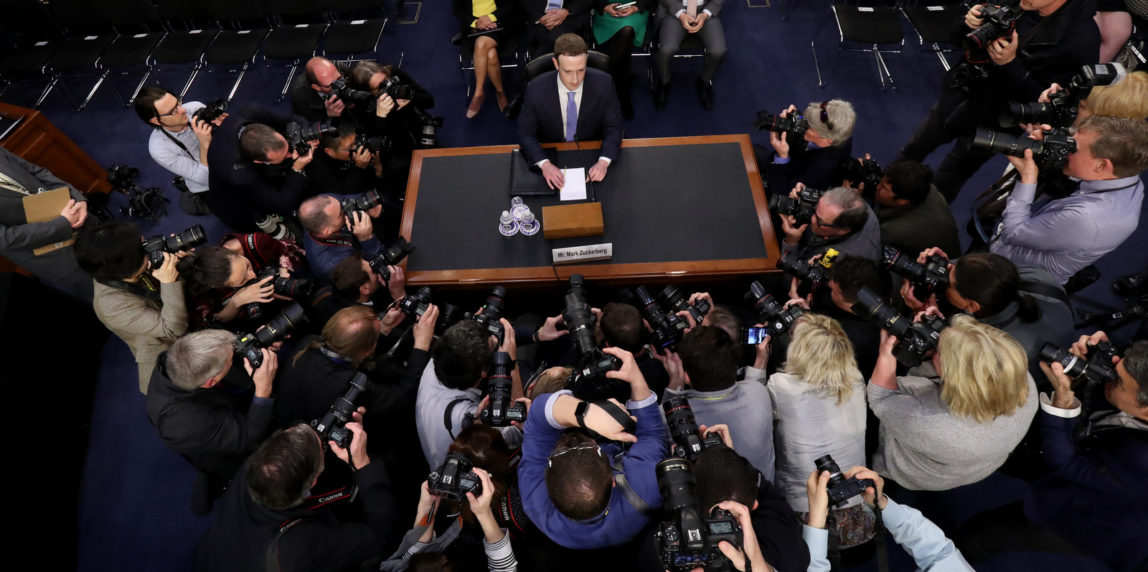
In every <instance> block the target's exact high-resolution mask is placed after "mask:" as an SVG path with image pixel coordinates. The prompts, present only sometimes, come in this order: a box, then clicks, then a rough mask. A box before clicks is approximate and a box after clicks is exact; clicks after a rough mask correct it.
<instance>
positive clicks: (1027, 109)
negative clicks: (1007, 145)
mask: <svg viewBox="0 0 1148 572" xmlns="http://www.w3.org/2000/svg"><path fill="white" fill-rule="evenodd" d="M1127 76H1128V72H1127V71H1125V69H1124V66H1123V65H1121V64H1118V63H1115V62H1114V63H1109V64H1095V65H1086V66H1084V67H1083V68H1081V70H1080V73H1078V74H1076V75H1074V76H1072V79H1071V80H1069V82H1068V85H1067V86H1064V87H1063V88H1061V89H1059V90H1057V92H1056V93H1054V94H1051V95H1049V96H1048V99H1049V101H1048V103H1042V102H1039V101H1038V102H1034V103H1010V104H1009V107H1008V109H1009V110H1008V112H1006V113H1004V114H1002V115H1001V121H1000V123H1001V126H1002V127H1012V126H1014V125H1017V124H1018V123H1047V124H1050V125H1052V126H1053V127H1069V126H1071V125H1072V124H1073V123H1074V122H1075V121H1076V111H1077V105H1078V104H1079V103H1080V100H1082V99H1085V98H1087V97H1088V95H1089V94H1090V93H1092V88H1094V87H1096V86H1098V85H1112V84H1114V83H1119V82H1120V81H1123V80H1124V78H1125V77H1127Z"/></svg>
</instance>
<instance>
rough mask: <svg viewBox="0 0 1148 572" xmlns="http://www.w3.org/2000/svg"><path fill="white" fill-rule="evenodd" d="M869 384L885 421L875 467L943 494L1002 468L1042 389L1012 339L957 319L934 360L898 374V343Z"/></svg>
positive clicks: (885, 344) (890, 340) (891, 341)
mask: <svg viewBox="0 0 1148 572" xmlns="http://www.w3.org/2000/svg"><path fill="white" fill-rule="evenodd" d="M896 343H897V338H895V337H893V336H890V335H888V333H886V332H885V331H884V330H882V331H881V353H880V355H879V356H878V358H877V367H876V368H875V369H874V370H873V376H872V377H871V378H870V379H869V389H868V393H869V407H870V408H871V409H872V410H873V413H874V414H875V415H876V416H877V418H878V419H880V420H881V442H880V444H879V445H878V447H877V452H876V454H874V456H873V465H874V469H876V470H877V472H879V473H881V474H882V475H885V476H886V477H889V478H892V479H894V480H895V481H897V484H899V485H901V486H903V487H905V488H906V489H910V490H929V491H944V490H948V489H952V488H956V487H959V486H961V485H967V484H971V483H975V482H977V481H980V480H981V479H984V478H985V477H987V476H989V474H991V473H992V472H993V471H995V470H997V469H998V468H1000V466H1001V465H1002V464H1004V462H1005V460H1006V459H1007V458H1008V455H1009V453H1011V452H1012V450H1013V448H1015V447H1016V445H1017V444H1018V443H1020V441H1021V439H1022V438H1023V437H1024V435H1025V433H1026V432H1027V431H1028V427H1029V424H1030V423H1032V418H1033V416H1034V415H1036V402H1037V397H1036V385H1035V384H1034V383H1033V380H1032V376H1031V375H1029V374H1028V372H1027V370H1026V367H1025V365H1026V360H1025V355H1024V350H1023V349H1021V347H1020V344H1018V343H1017V342H1016V340H1015V339H1013V337H1012V336H1010V335H1008V334H1006V333H1005V332H1002V331H1001V330H998V329H996V328H994V327H992V326H989V325H986V324H982V323H980V322H977V321H976V320H974V319H973V318H971V317H969V316H961V315H957V316H953V317H952V318H950V320H949V327H947V328H945V329H944V331H942V332H941V339H940V341H939V342H938V343H937V351H936V353H934V354H933V359H932V362H931V363H930V362H924V363H922V364H921V365H920V366H918V367H915V368H913V369H911V370H909V375H906V376H903V377H898V376H897V375H896V372H897V360H896V358H894V357H893V346H894V345H895V344H896Z"/></svg>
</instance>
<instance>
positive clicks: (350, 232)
mask: <svg viewBox="0 0 1148 572" xmlns="http://www.w3.org/2000/svg"><path fill="white" fill-rule="evenodd" d="M382 212H383V205H377V206H375V207H374V208H372V209H371V210H368V211H359V210H355V211H352V212H351V213H346V212H344V210H343V208H342V205H341V204H340V203H339V198H338V197H337V196H335V195H329V194H328V195H319V196H317V197H314V198H310V199H307V200H306V201H303V204H301V205H299V222H300V223H301V224H302V225H303V230H305V231H306V234H304V235H303V249H304V250H306V251H307V262H308V263H310V265H311V271H312V272H313V273H314V274H315V276H316V277H318V278H319V279H321V280H323V281H329V280H330V279H331V273H332V272H334V270H335V266H336V265H338V264H339V262H341V261H342V260H343V259H345V258H347V257H349V256H351V255H353V254H354V253H355V252H359V253H360V255H361V256H362V257H363V258H364V259H366V258H369V257H372V256H374V255H376V254H378V253H379V250H380V249H381V248H382V245H381V244H380V243H379V239H378V238H377V237H376V236H375V228H374V224H373V223H372V222H371V220H372V219H376V218H378V217H379V215H381V214H382Z"/></svg>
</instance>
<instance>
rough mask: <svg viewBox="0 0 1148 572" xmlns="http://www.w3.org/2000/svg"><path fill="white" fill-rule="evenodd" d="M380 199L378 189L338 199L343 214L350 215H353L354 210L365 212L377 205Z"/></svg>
mask: <svg viewBox="0 0 1148 572" xmlns="http://www.w3.org/2000/svg"><path fill="white" fill-rule="evenodd" d="M381 200H382V198H381V197H379V191H376V190H374V189H371V190H369V191H367V192H365V193H360V194H358V195H351V196H347V197H343V198H342V199H340V200H339V208H341V209H343V214H345V215H347V216H348V217H350V216H353V215H354V213H355V211H359V212H364V213H365V212H367V211H369V210H371V209H373V208H375V207H377V206H379V204H380V202H381Z"/></svg>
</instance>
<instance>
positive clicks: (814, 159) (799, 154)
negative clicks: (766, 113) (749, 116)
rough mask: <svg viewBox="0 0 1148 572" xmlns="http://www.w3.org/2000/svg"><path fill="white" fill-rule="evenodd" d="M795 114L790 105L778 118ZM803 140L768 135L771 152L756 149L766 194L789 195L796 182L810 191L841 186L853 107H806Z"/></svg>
mask: <svg viewBox="0 0 1148 572" xmlns="http://www.w3.org/2000/svg"><path fill="white" fill-rule="evenodd" d="M794 113H797V108H796V107H795V106H792V105H790V106H789V108H788V109H786V110H785V111H782V112H781V113H779V114H778V115H779V116H780V117H788V116H790V115H792V114H794ZM804 117H805V121H807V122H808V123H809V128H808V129H806V130H805V137H804V139H803V140H802V141H790V140H789V134H788V133H781V134H778V133H773V132H772V131H771V132H770V133H769V144H770V145H771V146H772V147H773V149H772V152H770V151H768V150H766V149H764V148H761V147H756V148H755V154H756V155H757V163H758V164H759V165H765V173H766V177H765V183H766V189H765V190H766V192H767V193H768V194H770V195H776V194H779V193H788V192H789V191H790V189H792V188H793V186H794V185H796V184H797V183H803V184H804V185H805V186H806V187H809V188H812V189H828V188H830V187H833V186H836V185H839V184H841V178H842V176H843V171H842V169H841V161H842V160H843V159H849V158H850V157H852V156H853V126H854V124H855V123H856V122H857V114H856V112H854V111H853V105H852V104H850V103H849V102H848V101H844V100H841V99H830V100H828V101H823V102H821V103H810V104H809V105H807V106H806V107H805V114H804Z"/></svg>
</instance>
